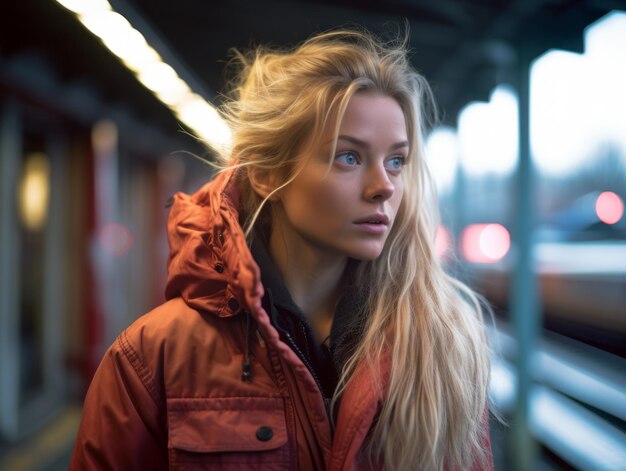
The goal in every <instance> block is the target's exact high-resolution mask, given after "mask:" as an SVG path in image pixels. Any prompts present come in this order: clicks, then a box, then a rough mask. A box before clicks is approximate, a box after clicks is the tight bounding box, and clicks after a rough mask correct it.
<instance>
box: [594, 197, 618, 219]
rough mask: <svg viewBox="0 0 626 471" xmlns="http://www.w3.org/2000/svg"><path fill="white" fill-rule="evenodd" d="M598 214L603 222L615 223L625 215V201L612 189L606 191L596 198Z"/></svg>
mask: <svg viewBox="0 0 626 471" xmlns="http://www.w3.org/2000/svg"><path fill="white" fill-rule="evenodd" d="M596 214H597V215H598V218H599V219H600V221H602V222H603V223H605V224H615V223H616V222H618V221H619V220H620V219H622V216H623V215H624V203H623V201H622V199H621V198H620V197H619V196H617V195H616V194H615V193H613V192H612V191H605V192H603V193H600V195H599V196H598V199H597V200H596Z"/></svg>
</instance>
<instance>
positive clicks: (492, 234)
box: [461, 224, 511, 263]
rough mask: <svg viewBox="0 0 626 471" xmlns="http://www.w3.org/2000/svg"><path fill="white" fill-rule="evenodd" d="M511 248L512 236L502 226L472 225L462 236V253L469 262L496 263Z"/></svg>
mask: <svg viewBox="0 0 626 471" xmlns="http://www.w3.org/2000/svg"><path fill="white" fill-rule="evenodd" d="M510 248H511V236H510V235H509V231H508V230H507V229H506V228H505V227H504V226H502V225H501V224H470V225H469V226H467V227H466V228H465V230H464V231H463V233H462V234H461V253H462V254H463V258H465V260H467V261H468V262H473V263H494V262H497V261H498V260H501V259H502V258H504V256H505V255H506V254H507V253H508V251H509V249H510Z"/></svg>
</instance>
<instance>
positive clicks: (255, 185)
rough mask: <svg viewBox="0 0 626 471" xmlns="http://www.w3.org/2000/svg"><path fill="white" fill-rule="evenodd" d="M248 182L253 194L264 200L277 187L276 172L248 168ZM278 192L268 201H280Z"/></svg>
mask: <svg viewBox="0 0 626 471" xmlns="http://www.w3.org/2000/svg"><path fill="white" fill-rule="evenodd" d="M248 180H250V185H252V189H253V190H254V192H255V193H256V194H257V195H259V196H260V197H261V198H263V199H265V198H267V196H268V195H269V194H270V193H272V191H274V190H275V189H276V187H277V186H278V185H279V183H278V178H277V173H276V171H271V170H267V169H263V168H259V167H256V166H250V167H248ZM279 193H280V192H276V193H274V194H272V196H270V198H269V201H272V202H275V201H278V200H279V199H280V194H279Z"/></svg>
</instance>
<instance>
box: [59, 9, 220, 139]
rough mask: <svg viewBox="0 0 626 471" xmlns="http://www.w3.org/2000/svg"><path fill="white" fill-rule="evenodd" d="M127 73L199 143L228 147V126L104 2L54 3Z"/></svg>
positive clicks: (138, 34) (142, 36) (142, 38)
mask: <svg viewBox="0 0 626 471" xmlns="http://www.w3.org/2000/svg"><path fill="white" fill-rule="evenodd" d="M55 1H56V2H57V3H59V4H60V5H62V6H63V7H65V8H66V9H68V10H70V11H71V12H73V13H74V14H75V15H76V17H77V18H78V20H79V21H80V22H81V23H82V24H83V26H85V28H87V29H88V30H89V31H91V32H92V33H93V34H94V35H96V36H97V37H98V38H100V40H101V41H102V43H103V44H104V45H105V46H106V47H107V49H109V50H110V51H111V52H112V53H113V54H115V55H116V56H117V57H118V58H119V59H120V60H121V61H122V62H123V63H124V65H125V66H126V67H127V68H128V69H129V70H131V71H132V72H133V73H134V74H135V76H136V77H137V80H139V82H141V84H142V85H143V86H144V87H146V88H147V89H148V90H150V91H151V92H152V93H154V95H155V96H156V97H157V98H158V99H159V100H160V101H161V102H162V103H163V104H164V105H165V106H167V107H168V108H169V109H170V110H172V112H173V113H174V114H175V115H176V117H177V118H178V119H179V120H180V121H181V122H182V123H183V124H185V125H186V126H187V127H189V128H190V129H191V130H193V131H194V133H196V135H197V137H199V138H200V139H201V140H202V141H204V142H205V143H206V144H207V145H209V146H210V147H212V148H213V149H215V150H220V151H221V150H226V149H228V148H229V147H230V139H231V132H230V128H229V127H228V124H226V122H225V121H224V119H223V118H222V117H221V116H220V115H219V113H218V112H217V110H216V109H215V108H214V107H213V106H211V104H209V103H208V102H207V101H206V100H205V99H204V98H203V97H201V96H200V95H198V94H197V93H194V92H193V91H192V90H191V88H190V87H189V85H188V84H187V83H186V82H185V81H184V80H183V79H181V78H180V77H179V75H178V73H177V72H176V70H174V68H173V67H171V66H170V65H169V64H167V63H165V62H164V61H163V59H162V58H161V56H160V55H159V53H158V52H157V51H156V50H155V49H154V48H153V47H152V46H150V44H148V42H147V41H146V38H145V37H144V35H143V34H142V33H141V32H140V31H138V30H137V29H135V28H134V27H133V26H132V25H131V24H130V22H129V21H128V20H127V19H126V18H125V17H124V16H123V15H121V14H120V13H118V12H116V11H114V10H113V8H112V7H111V4H110V3H109V2H108V1H107V0H55Z"/></svg>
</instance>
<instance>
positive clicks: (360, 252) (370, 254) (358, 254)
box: [346, 244, 383, 262]
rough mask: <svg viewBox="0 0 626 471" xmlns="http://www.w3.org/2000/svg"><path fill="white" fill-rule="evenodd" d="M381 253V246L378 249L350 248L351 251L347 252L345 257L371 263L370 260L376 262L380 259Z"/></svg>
mask: <svg viewBox="0 0 626 471" xmlns="http://www.w3.org/2000/svg"><path fill="white" fill-rule="evenodd" d="M382 253H383V245H382V244H381V245H380V246H379V247H372V246H370V247H354V246H353V247H352V248H351V250H349V251H348V253H347V254H346V255H348V257H350V258H354V259H355V260H361V261H363V262H371V261H372V260H376V259H377V258H378V257H380V254H382Z"/></svg>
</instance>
